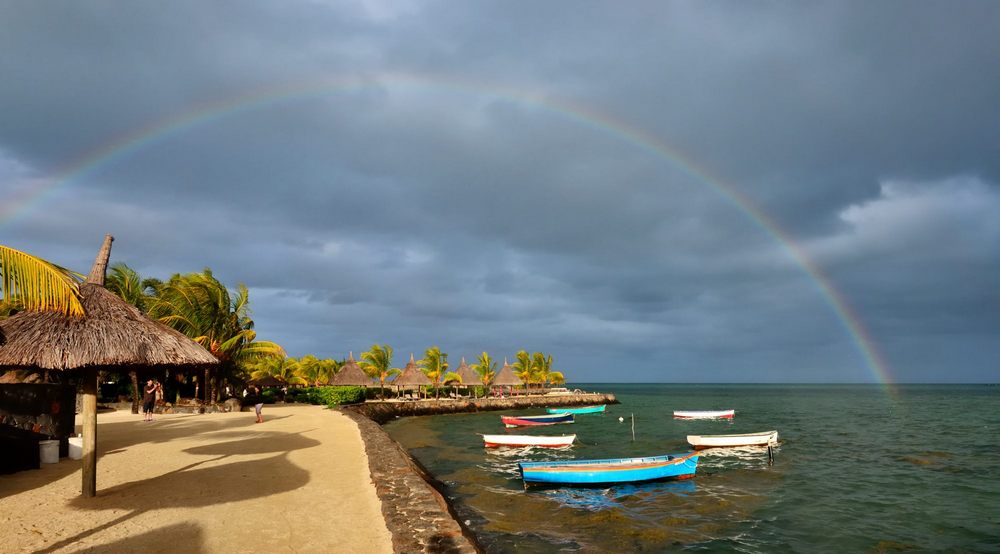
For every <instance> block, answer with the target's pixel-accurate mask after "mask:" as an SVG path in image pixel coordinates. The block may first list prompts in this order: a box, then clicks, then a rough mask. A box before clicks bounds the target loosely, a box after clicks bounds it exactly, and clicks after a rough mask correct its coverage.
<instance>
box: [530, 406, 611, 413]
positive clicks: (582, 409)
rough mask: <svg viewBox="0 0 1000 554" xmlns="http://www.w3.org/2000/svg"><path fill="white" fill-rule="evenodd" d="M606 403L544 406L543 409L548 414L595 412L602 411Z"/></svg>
mask: <svg viewBox="0 0 1000 554" xmlns="http://www.w3.org/2000/svg"><path fill="white" fill-rule="evenodd" d="M606 407H607V404H601V405H600V406H581V407H579V408H545V411H546V412H548V413H550V414H560V413H567V414H596V413H598V412H603V411H604V408H606Z"/></svg>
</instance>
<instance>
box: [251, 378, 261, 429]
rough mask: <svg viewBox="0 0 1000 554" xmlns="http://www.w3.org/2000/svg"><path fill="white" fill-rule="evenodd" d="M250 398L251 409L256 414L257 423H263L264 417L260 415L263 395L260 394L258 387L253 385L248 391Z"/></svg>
mask: <svg viewBox="0 0 1000 554" xmlns="http://www.w3.org/2000/svg"><path fill="white" fill-rule="evenodd" d="M250 397H251V398H253V403H254V404H253V409H254V411H255V412H257V423H264V416H263V415H261V413H260V412H261V410H263V409H264V395H263V394H262V393H261V391H260V387H258V386H257V385H254V386H253V387H252V388H251V389H250Z"/></svg>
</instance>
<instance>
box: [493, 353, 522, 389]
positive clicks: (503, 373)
mask: <svg viewBox="0 0 1000 554" xmlns="http://www.w3.org/2000/svg"><path fill="white" fill-rule="evenodd" d="M493 384H494V385H504V386H513V385H521V384H524V382H523V381H521V379H520V378H519V377H518V376H517V375H514V370H513V369H511V367H510V364H508V363H507V359H506V358H504V360H503V367H502V368H501V369H500V373H497V378H496V379H494V380H493Z"/></svg>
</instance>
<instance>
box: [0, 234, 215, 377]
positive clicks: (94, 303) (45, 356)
mask: <svg viewBox="0 0 1000 554" xmlns="http://www.w3.org/2000/svg"><path fill="white" fill-rule="evenodd" d="M112 240H113V239H112V237H111V235H108V236H107V237H105V241H104V246H103V247H102V248H101V253H100V254H98V259H97V260H96V261H95V262H94V268H93V269H92V270H91V273H90V276H89V277H88V278H87V282H85V283H83V284H82V285H80V295H81V297H82V298H81V302H82V304H83V309H84V312H85V315H84V316H83V317H80V318H75V317H70V316H66V315H63V314H60V313H57V312H20V313H18V314H16V315H14V316H12V317H9V318H7V319H4V320H2V321H0V330H2V331H0V334H2V335H3V337H4V339H3V342H2V343H0V369H16V368H38V369H48V370H63V371H65V370H73V369H84V368H88V367H100V368H102V369H136V368H140V369H141V368H146V367H149V366H159V367H162V366H172V367H197V366H205V365H216V364H218V363H219V362H218V360H217V359H216V358H215V356H213V355H212V354H211V353H210V352H208V351H207V350H205V349H204V348H203V347H202V346H201V345H199V344H198V343H196V342H194V341H192V340H191V339H189V338H188V337H186V336H184V335H183V334H182V333H180V332H178V331H175V330H173V329H171V328H169V327H167V326H166V325H163V324H162V323H159V322H157V321H153V320H151V319H149V318H148V317H146V316H145V315H143V313H142V312H140V311H139V310H138V309H137V308H136V307H134V306H132V305H130V304H128V303H126V302H125V301H124V300H122V299H120V298H118V297H117V296H115V295H114V294H112V293H110V292H108V291H107V290H105V288H104V269H105V268H106V267H107V262H108V257H109V256H110V255H111V241H112Z"/></svg>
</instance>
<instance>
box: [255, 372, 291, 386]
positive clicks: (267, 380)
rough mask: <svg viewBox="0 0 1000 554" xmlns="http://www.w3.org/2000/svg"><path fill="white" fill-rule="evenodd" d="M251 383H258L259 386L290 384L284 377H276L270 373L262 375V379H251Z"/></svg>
mask: <svg viewBox="0 0 1000 554" xmlns="http://www.w3.org/2000/svg"><path fill="white" fill-rule="evenodd" d="M250 384H252V385H257V386H258V387H261V388H265V387H284V386H286V385H288V383H286V382H285V381H283V380H282V379H279V378H277V377H275V376H274V375H268V376H267V377H261V378H260V379H251V380H250Z"/></svg>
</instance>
